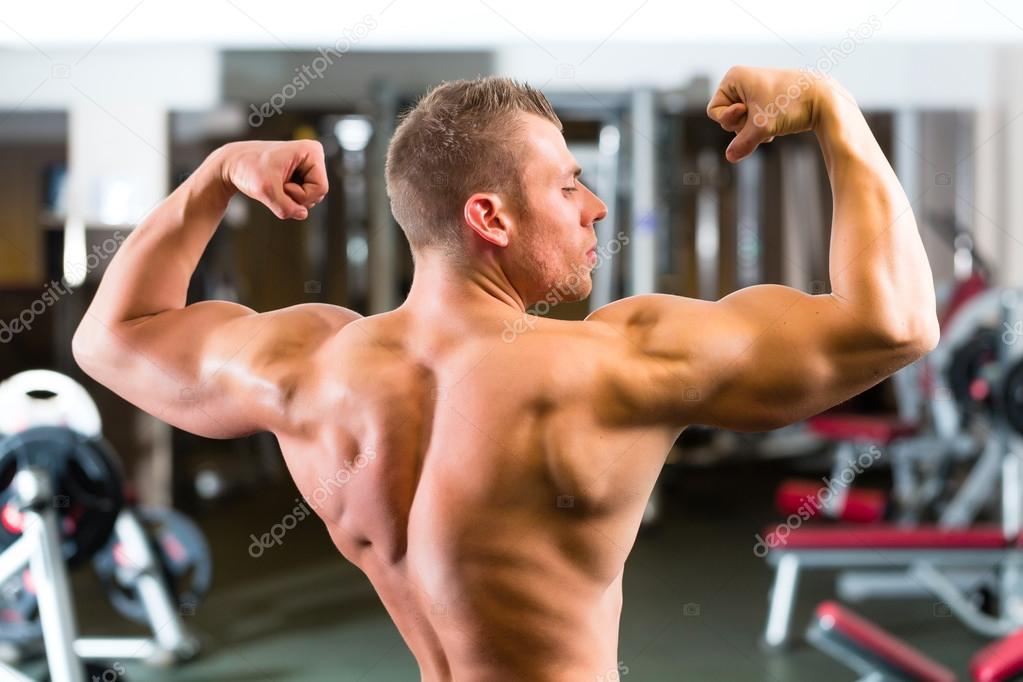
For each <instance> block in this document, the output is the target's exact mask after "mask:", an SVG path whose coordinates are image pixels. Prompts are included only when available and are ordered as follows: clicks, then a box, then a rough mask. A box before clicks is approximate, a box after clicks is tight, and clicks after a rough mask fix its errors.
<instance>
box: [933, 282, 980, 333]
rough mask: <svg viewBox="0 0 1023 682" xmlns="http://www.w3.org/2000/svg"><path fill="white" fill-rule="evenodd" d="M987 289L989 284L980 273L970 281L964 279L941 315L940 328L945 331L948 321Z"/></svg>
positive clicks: (957, 286)
mask: <svg viewBox="0 0 1023 682" xmlns="http://www.w3.org/2000/svg"><path fill="white" fill-rule="evenodd" d="M985 289H987V282H986V281H985V280H984V278H983V277H982V276H981V275H980V274H979V273H976V272H975V273H973V274H972V275H970V277H969V278H968V279H964V280H963V281H962V282H960V283H959V284H957V285H956V288H955V290H953V291H952V297H951V299H949V302H948V303H947V304H946V305H945V310H944V311H943V312H942V313H941V317H940V318H939V319H938V326H939V327H940V328H941V329H942V330H944V329H945V327H946V326H947V325H948V321H949V320H951V319H952V318H953V317H954V316H955V314H956V313H957V312H959V309H960V308H962V307H963V306H964V305H965V304H966V303H967V302H968V301H969V300H970V299H971V298H973V297H974V296H976V295H977V294H980V293H983V292H984V290H985Z"/></svg>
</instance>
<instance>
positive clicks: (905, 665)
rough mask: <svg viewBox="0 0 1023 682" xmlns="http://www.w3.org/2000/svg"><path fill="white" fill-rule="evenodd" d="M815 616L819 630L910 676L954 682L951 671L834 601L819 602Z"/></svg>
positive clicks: (917, 678) (933, 680)
mask: <svg viewBox="0 0 1023 682" xmlns="http://www.w3.org/2000/svg"><path fill="white" fill-rule="evenodd" d="M816 616H817V621H818V623H819V624H820V626H821V628H822V629H824V630H826V631H830V632H835V633H837V634H839V635H841V636H842V637H844V638H845V639H847V640H849V641H851V642H853V643H854V644H856V645H857V646H858V647H860V648H861V649H863V650H864V651H866V652H867V653H869V654H871V655H872V656H874V657H876V658H878V659H880V660H881V661H884V662H885V663H886V664H888V665H890V666H891V667H892V668H895V669H896V670H898V671H900V672H901V673H902V674H904V675H905V676H906V677H907V678H909V679H913V680H920V681H921V682H955V679H956V676H955V673H954V672H952V671H951V670H949V669H948V668H946V667H945V666H943V665H941V664H940V663H938V662H937V661H934V660H931V659H930V658H928V657H927V656H925V655H924V654H922V653H921V652H919V651H917V650H916V649H914V648H913V647H911V646H909V645H908V644H906V643H905V642H903V641H901V640H899V639H897V638H896V637H894V636H893V635H891V634H890V633H888V632H886V631H885V630H882V629H881V628H879V627H877V626H876V625H874V624H873V623H871V622H869V621H866V620H864V619H862V618H860V617H859V616H857V615H856V614H855V613H853V612H852V611H848V610H846V609H845V608H843V607H842V606H840V605H838V604H836V603H835V602H827V601H826V602H824V603H822V604H820V605H819V606H818V607H817V612H816Z"/></svg>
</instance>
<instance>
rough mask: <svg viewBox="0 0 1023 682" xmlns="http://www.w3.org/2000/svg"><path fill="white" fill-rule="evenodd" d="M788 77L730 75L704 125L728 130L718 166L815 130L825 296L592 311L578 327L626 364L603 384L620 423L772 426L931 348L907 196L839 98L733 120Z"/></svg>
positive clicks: (740, 294) (931, 313)
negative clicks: (597, 334) (602, 331)
mask: <svg viewBox="0 0 1023 682" xmlns="http://www.w3.org/2000/svg"><path fill="white" fill-rule="evenodd" d="M799 73H800V72H781V71H769V70H759V69H746V70H739V71H738V72H737V71H736V70H733V71H730V72H729V75H728V76H726V79H725V81H722V88H721V89H719V91H718V93H717V94H716V95H715V100H712V105H714V103H715V101H718V105H719V109H718V110H717V113H718V115H719V116H720V118H716V119H715V120H719V122H720V123H721V124H722V126H723V127H726V129H728V130H733V131H738V135H737V137H736V140H735V141H734V142H733V144H732V145H731V147H730V149H729V156H730V159H731V160H739V159H741V158H743V157H744V156H746V155H748V154H749V153H751V152H752V150H753V149H755V148H756V145H757V144H759V143H760V142H764V141H769V139H770V138H773V137H774V136H775V135H782V134H787V133H790V132H799V130H800V129H802V130H805V129H813V130H814V131H815V132H816V134H817V137H818V139H819V141H820V145H821V151H822V153H823V156H824V160H825V162H826V165H827V170H828V176H829V178H830V181H831V188H832V193H833V197H834V210H833V216H832V221H833V222H832V235H831V249H830V266H829V267H830V279H831V289H832V293H830V294H824V295H810V294H806V293H803V292H801V291H799V290H797V289H793V288H789V287H783V286H777V285H761V286H754V287H748V288H746V289H742V290H740V291H737V292H735V293H733V294H730V295H729V296H726V297H724V298H723V299H721V300H719V301H716V302H711V301H701V300H694V299H688V298H683V297H677V296H667V295H657V294H654V295H642V296H635V297H632V298H627V299H623V300H621V301H617V302H615V303H612V304H610V305H608V306H605V307H603V308H601V309H599V310H597V311H595V312H594V313H592V314H591V315H590V317H589V318H588V320H590V321H593V322H597V323H601V324H604V325H608V326H610V327H611V328H613V330H614V331H615V332H617V334H616V337H617V338H618V339H619V340H620V341H621V348H622V349H623V352H625V353H626V354H627V357H628V359H627V360H625V361H623V362H620V363H618V365H617V366H616V367H617V368H620V369H616V368H612V369H611V371H610V376H611V377H612V379H611V381H610V382H609V384H608V385H609V390H611V391H612V392H613V394H614V397H615V399H616V400H617V401H618V403H619V404H621V405H623V406H628V408H627V409H626V410H625V411H623V412H622V413H621V414H619V415H618V416H619V417H620V418H626V419H628V418H629V415H636V416H638V417H639V418H640V419H641V420H644V421H649V422H652V423H669V424H671V425H673V426H684V425H687V424H692V423H698V424H706V425H711V426H720V427H722V428H730V429H736V430H766V429H771V428H777V427H780V426H783V425H786V424H790V423H793V422H796V421H799V420H801V419H805V418H806V417H809V416H812V415H814V414H817V413H819V412H821V411H823V410H825V409H827V408H829V407H831V406H833V405H836V404H838V403H840V402H842V401H844V400H847V399H848V398H850V397H852V396H854V395H856V394H858V393H861V392H862V391H864V390H866V389H867V388H869V387H871V386H873V385H874V384H877V383H878V382H880V381H881V380H882V379H884V378H885V377H887V376H889V375H890V374H892V373H894V372H895V371H897V370H898V369H899V368H901V367H903V366H905V365H907V364H910V363H912V362H913V361H915V360H916V359H918V358H920V357H921V356H923V355H924V354H926V353H927V352H929V351H930V350H931V349H932V348H933V347H934V346H935V344H936V343H937V340H938V324H937V316H936V313H935V298H934V286H933V279H932V275H931V270H930V266H929V264H928V262H927V257H926V253H925V251H924V248H923V244H922V243H921V240H920V236H919V233H918V231H917V226H916V222H915V220H914V218H913V212H912V209H911V207H910V204H909V200H908V198H907V197H906V195H905V193H904V192H903V190H902V187H901V186H900V185H899V183H898V180H897V178H896V176H895V173H894V172H893V170H892V168H891V166H890V165H889V163H888V161H887V159H886V158H885V156H884V154H883V152H882V151H881V149H880V147H879V146H878V144H877V141H876V140H875V139H874V137H873V135H872V134H871V132H870V129H869V127H868V126H867V123H866V121H865V120H864V118H863V115H862V114H861V113H860V111H859V109H858V107H857V106H856V104H855V102H854V101H853V100H852V98H851V96H849V95H848V93H847V92H845V91H843V90H842V89H841V88H840V86H838V85H837V84H836V83H834V82H831V81H826V82H824V83H818V84H817V85H816V90H815V91H814V92H813V93H812V98H809V99H808V100H807V101H806V102H803V103H802V104H801V106H805V107H808V110H809V114H806V115H808V118H807V119H806V120H805V121H798V120H797V121H796V122H795V125H793V121H792V120H785V119H784V118H783V119H782V120H778V121H771V120H764V119H763V118H761V119H760V120H758V121H757V122H754V120H753V118H754V117H753V116H748V117H746V116H745V115H740V114H744V113H745V111H753V110H754V109H753V106H755V105H758V104H759V105H763V104H764V101H763V98H765V97H769V96H770V93H771V92H773V91H774V90H778V91H779V92H780V91H783V89H784V87H785V86H786V82H785V81H786V78H792V77H794V74H799ZM788 74H793V75H788ZM729 78H731V79H732V80H733V81H734V82H733V83H732V84H731V85H730V84H729V83H728V81H729ZM764 80H767V81H768V83H767V85H765V84H764V82H763V81H764ZM808 97H809V95H808ZM757 98H761V100H762V101H760V102H759V103H758V102H757V101H756V99H757ZM768 101H769V100H768ZM740 103H741V105H740ZM709 112H710V108H709ZM805 113H806V112H803V114H805ZM803 114H800V112H794V113H793V116H795V117H797V118H798V116H800V115H803ZM711 116H712V118H714V117H715V113H713V112H711ZM761 124H762V125H761ZM786 126H788V127H786ZM625 412H628V413H629V415H626V414H625Z"/></svg>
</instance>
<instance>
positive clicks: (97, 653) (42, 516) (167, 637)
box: [0, 468, 198, 682]
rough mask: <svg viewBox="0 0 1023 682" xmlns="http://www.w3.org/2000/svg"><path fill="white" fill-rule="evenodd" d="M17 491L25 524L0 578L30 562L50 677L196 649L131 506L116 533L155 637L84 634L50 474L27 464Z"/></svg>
mask: <svg viewBox="0 0 1023 682" xmlns="http://www.w3.org/2000/svg"><path fill="white" fill-rule="evenodd" d="M12 488H13V490H14V492H15V499H16V500H17V503H18V507H19V511H20V512H21V513H22V515H23V518H24V525H23V530H22V534H21V537H20V538H18V540H16V541H15V542H14V544H12V545H11V546H10V547H8V548H7V549H6V550H5V551H4V552H3V553H2V554H0V583H3V582H4V581H6V580H9V579H10V578H12V577H13V576H15V575H17V574H18V573H19V572H20V571H22V570H24V569H25V567H26V566H27V567H28V568H29V570H30V571H31V575H32V582H33V584H34V585H35V589H36V599H37V602H38V607H39V620H40V623H41V625H42V631H43V643H44V645H45V652H46V662H47V665H48V667H49V670H50V678H51V680H52V681H53V682H85V679H86V677H85V672H84V667H83V665H82V661H83V660H104V659H111V658H114V659H121V660H124V659H129V660H146V661H148V662H150V663H157V664H164V663H169V662H173V661H175V660H183V659H186V658H190V657H192V656H194V655H195V654H196V653H197V652H198V642H197V640H196V639H195V638H194V637H193V636H191V635H190V634H189V633H188V632H187V630H186V629H185V626H184V623H183V622H182V620H181V614H180V613H179V612H178V608H177V605H176V604H175V603H174V600H173V599H172V597H171V595H170V594H169V593H168V590H167V587H166V585H165V584H164V582H163V578H162V576H161V574H160V568H159V564H158V560H157V558H156V556H155V555H154V553H153V551H152V549H151V548H150V544H149V542H148V541H147V539H146V534H145V529H144V528H143V527H142V524H141V523H140V522H139V520H138V517H137V516H136V514H135V512H134V511H133V510H131V509H125V510H123V511H122V512H121V514H120V515H119V516H118V518H117V521H116V523H115V527H114V533H115V534H116V536H117V538H118V540H119V541H120V543H121V545H122V547H123V549H124V552H125V555H126V556H128V557H130V560H131V564H132V567H133V569H134V570H135V571H136V575H135V576H134V577H136V579H137V585H138V592H139V598H140V599H141V600H142V602H143V604H144V605H145V609H146V613H147V615H148V616H149V625H150V628H151V629H152V632H153V635H154V637H155V639H147V638H138V637H109V638H102V637H92V638H79V637H78V636H77V625H76V619H75V611H74V602H73V601H72V599H71V589H70V583H69V581H68V575H67V567H66V566H65V563H64V557H63V553H62V551H61V546H60V532H59V531H58V529H57V514H56V512H55V510H54V509H53V505H52V504H51V501H52V499H53V491H52V490H51V487H50V481H49V477H48V475H47V473H46V472H45V471H43V470H41V469H34V468H32V469H25V470H22V471H19V472H18V473H17V474H16V475H15V477H14V481H13V482H12ZM0 673H2V675H3V677H4V678H5V679H8V680H12V682H32V678H30V677H26V676H25V675H23V674H22V673H20V672H18V671H17V670H16V669H14V668H13V667H11V666H10V665H8V664H6V663H2V662H0Z"/></svg>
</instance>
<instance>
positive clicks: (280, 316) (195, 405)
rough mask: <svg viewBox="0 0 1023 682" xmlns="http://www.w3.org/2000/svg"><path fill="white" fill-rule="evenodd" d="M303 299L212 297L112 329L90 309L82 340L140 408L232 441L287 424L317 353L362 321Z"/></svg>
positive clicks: (85, 354) (109, 379)
mask: <svg viewBox="0 0 1023 682" xmlns="http://www.w3.org/2000/svg"><path fill="white" fill-rule="evenodd" d="M358 317H359V316H358V315H357V314H356V313H353V312H351V311H349V310H346V309H344V308H339V307H336V306H330V305H322V304H303V305H298V306H294V307H291V308H285V309H282V310H275V311H272V312H268V313H262V314H257V313H255V312H254V311H252V310H250V309H249V308H246V307H245V306H242V305H238V304H236V303H229V302H226V301H205V302H202V303H195V304H193V305H190V306H187V307H185V308H181V309H176V310H168V311H165V312H162V313H159V314H156V315H151V316H147V317H142V318H139V319H136V320H131V321H130V322H126V323H122V324H119V325H116V326H114V327H108V326H107V325H105V324H104V323H103V322H102V321H101V320H99V319H98V318H94V317H93V318H91V317H90V316H89V315H88V313H87V314H86V317H85V318H84V319H83V321H82V324H81V325H80V327H79V330H78V335H76V338H81V339H88V338H89V337H92V336H95V337H99V338H102V339H104V347H102V348H99V347H97V346H96V345H94V344H90V343H88V342H87V341H82V342H76V343H75V358H76V360H77V361H78V363H79V365H80V366H81V367H82V369H83V370H85V372H86V373H87V374H89V375H91V376H93V377H94V378H95V379H97V380H98V381H100V383H102V384H104V385H105V386H107V387H108V388H109V389H111V390H112V391H114V392H115V393H117V394H118V395H119V396H121V397H122V398H124V399H125V400H127V401H128V402H130V403H132V404H134V405H135V406H137V407H139V408H140V409H142V410H144V411H146V412H148V413H150V414H152V415H153V416H155V417H157V418H158V419H161V420H163V421H165V422H167V423H169V424H172V425H174V426H176V427H178V428H181V429H183V430H185V431H189V432H191V433H195V434H198V435H201V436H206V437H208V438H232V437H236V436H242V435H245V434H249V433H254V432H257V431H281V430H286V429H287V428H288V427H289V424H290V423H291V422H292V421H293V420H294V416H295V415H294V413H293V411H294V410H295V409H296V403H295V400H294V399H295V396H296V395H298V394H299V389H301V388H302V387H304V386H306V385H308V383H309V382H310V381H311V380H312V379H314V376H313V374H314V369H313V367H314V363H315V358H316V352H317V350H318V349H319V348H320V347H321V346H322V344H323V343H324V342H325V341H326V340H327V339H329V338H330V337H331V336H332V335H333V334H335V333H336V332H337V331H338V330H339V329H340V328H341V327H343V326H344V325H345V324H347V323H348V322H350V321H351V320H354V319H356V318H358Z"/></svg>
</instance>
